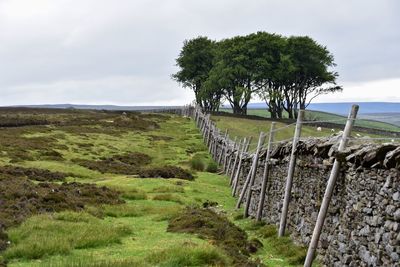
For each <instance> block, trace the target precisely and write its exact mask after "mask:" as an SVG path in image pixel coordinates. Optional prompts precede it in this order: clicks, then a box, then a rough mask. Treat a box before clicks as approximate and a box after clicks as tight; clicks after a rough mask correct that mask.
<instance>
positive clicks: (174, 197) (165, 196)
mask: <svg viewBox="0 0 400 267" xmlns="http://www.w3.org/2000/svg"><path fill="white" fill-rule="evenodd" d="M153 200H160V201H172V202H176V203H179V204H182V203H183V201H182V199H181V198H180V197H179V196H177V195H174V194H169V193H166V194H157V195H155V196H153Z"/></svg>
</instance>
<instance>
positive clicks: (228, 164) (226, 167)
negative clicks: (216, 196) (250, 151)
mask: <svg viewBox="0 0 400 267" xmlns="http://www.w3.org/2000/svg"><path fill="white" fill-rule="evenodd" d="M236 142H237V136H235V139H234V140H233V144H232V149H231V150H230V151H229V155H225V163H224V171H225V174H226V175H228V174H229V168H230V167H231V163H232V156H233V153H234V151H235V150H236ZM229 180H232V179H229Z"/></svg>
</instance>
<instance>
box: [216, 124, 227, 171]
mask: <svg viewBox="0 0 400 267" xmlns="http://www.w3.org/2000/svg"><path fill="white" fill-rule="evenodd" d="M227 136H228V129H226V130H225V134H224V138H223V141H222V143H221V149H220V154H219V157H218V165H221V164H222V155H223V154H224V153H225V149H226V138H227Z"/></svg>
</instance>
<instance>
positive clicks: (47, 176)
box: [0, 165, 73, 182]
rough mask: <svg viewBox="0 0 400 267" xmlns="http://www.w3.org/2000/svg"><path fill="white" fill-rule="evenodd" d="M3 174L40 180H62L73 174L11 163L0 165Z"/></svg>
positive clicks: (0, 173)
mask: <svg viewBox="0 0 400 267" xmlns="http://www.w3.org/2000/svg"><path fill="white" fill-rule="evenodd" d="M3 174H6V175H10V176H16V177H26V178H28V179H29V180H35V181H40V182H46V181H47V182H57V181H64V180H65V178H66V177H68V176H73V174H70V173H63V172H52V171H49V170H45V169H37V168H24V167H18V166H12V165H7V166H1V167H0V175H3Z"/></svg>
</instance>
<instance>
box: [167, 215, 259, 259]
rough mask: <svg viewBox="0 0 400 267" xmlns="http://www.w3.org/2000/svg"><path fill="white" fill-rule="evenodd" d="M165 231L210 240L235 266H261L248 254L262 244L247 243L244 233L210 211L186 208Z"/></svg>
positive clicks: (256, 241) (171, 221)
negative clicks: (194, 235) (188, 234)
mask: <svg viewBox="0 0 400 267" xmlns="http://www.w3.org/2000/svg"><path fill="white" fill-rule="evenodd" d="M167 231H169V232H179V233H191V234H197V235H198V236H199V237H200V238H204V239H211V240H212V241H213V242H215V244H216V245H217V246H219V247H221V248H222V249H223V250H224V251H225V252H226V253H227V254H228V255H229V256H230V257H231V258H232V259H233V262H234V265H235V266H263V264H261V263H256V262H253V261H251V260H250V259H249V256H250V253H254V252H256V251H257V250H258V248H259V247H260V246H262V243H261V242H260V241H258V240H251V241H249V240H248V239H247V234H246V232H245V231H243V230H242V229H240V228H239V227H237V226H236V225H234V224H233V223H231V222H230V221H229V220H228V219H227V218H226V217H223V216H222V215H219V214H217V213H215V212H214V211H212V210H210V209H202V208H194V207H188V208H186V210H184V211H183V212H182V213H180V214H178V215H177V216H176V217H174V218H172V219H171V220H170V221H169V224H168V229H167Z"/></svg>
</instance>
